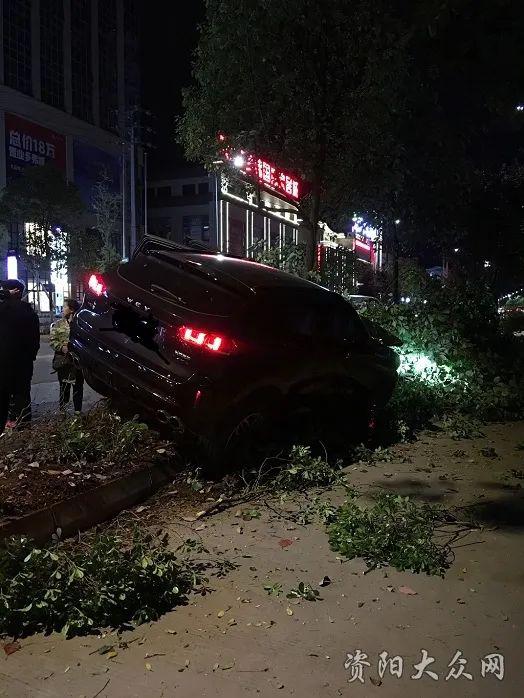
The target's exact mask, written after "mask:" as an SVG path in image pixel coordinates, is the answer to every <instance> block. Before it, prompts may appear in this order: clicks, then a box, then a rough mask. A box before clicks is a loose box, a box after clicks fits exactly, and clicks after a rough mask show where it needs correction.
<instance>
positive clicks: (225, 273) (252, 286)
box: [135, 236, 331, 295]
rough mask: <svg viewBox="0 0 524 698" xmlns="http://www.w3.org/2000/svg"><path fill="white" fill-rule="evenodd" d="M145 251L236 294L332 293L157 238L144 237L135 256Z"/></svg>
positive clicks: (256, 264)
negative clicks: (278, 291)
mask: <svg viewBox="0 0 524 698" xmlns="http://www.w3.org/2000/svg"><path fill="white" fill-rule="evenodd" d="M146 250H147V251H148V252H149V253H155V252H157V253H159V254H161V255H162V256H164V258H165V257H168V258H170V259H172V260H173V262H175V263H179V264H180V265H181V266H183V268H184V269H185V270H186V271H187V272H190V273H191V271H193V272H194V273H195V274H197V275H209V276H211V277H213V279H214V281H215V282H218V283H219V284H220V283H221V282H222V283H223V284H224V285H226V286H229V287H231V283H234V286H235V287H236V290H237V291H241V288H242V287H243V288H244V291H245V292H247V293H248V294H250V292H251V293H256V292H257V290H259V289H260V290H262V289H264V290H265V289H276V288H279V289H289V290H290V291H300V290H303V291H309V292H317V293H326V294H331V291H329V290H328V289H326V288H324V287H323V286H319V285H318V284H314V283H312V282H311V281H307V280H306V279H301V278H300V277H298V276H295V275H293V274H288V273H287V272H285V271H281V270H279V269H275V268H274V267H270V266H267V265H265V264H260V263H259V262H254V261H252V260H248V259H241V258H238V257H231V256H228V255H224V254H221V253H219V252H216V251H214V250H201V249H199V248H195V247H190V246H188V245H180V244H178V243H175V242H173V241H171V240H165V239H163V238H157V237H155V236H146V237H144V238H143V240H142V242H141V244H140V246H139V248H137V250H136V252H135V255H136V254H138V253H140V252H146ZM146 253H147V252H146ZM250 295H251V294H250Z"/></svg>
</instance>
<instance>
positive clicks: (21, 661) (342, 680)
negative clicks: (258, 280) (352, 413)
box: [0, 423, 524, 698]
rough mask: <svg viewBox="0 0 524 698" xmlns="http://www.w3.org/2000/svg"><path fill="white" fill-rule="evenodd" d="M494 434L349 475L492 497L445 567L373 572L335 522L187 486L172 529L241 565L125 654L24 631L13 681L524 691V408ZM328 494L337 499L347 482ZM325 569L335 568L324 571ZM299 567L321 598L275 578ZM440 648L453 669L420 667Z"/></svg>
mask: <svg viewBox="0 0 524 698" xmlns="http://www.w3.org/2000/svg"><path fill="white" fill-rule="evenodd" d="M485 434H486V436H485V438H479V439H476V440H474V441H467V440H463V441H453V440H450V439H449V438H447V437H444V436H443V435H441V434H426V435H423V436H422V437H421V439H420V440H419V441H418V442H417V443H414V444H409V445H404V446H399V447H397V448H395V449H394V451H393V452H394V454H395V456H394V458H393V459H392V460H391V461H390V462H384V463H378V464H376V465H367V464H366V465H363V464H354V465H352V466H350V467H349V468H348V476H349V480H350V482H351V483H352V484H354V485H355V486H357V487H358V488H359V489H360V490H361V491H362V492H364V493H372V492H373V491H375V492H376V491H377V490H379V489H383V490H386V491H391V492H397V493H400V494H410V495H412V496H413V497H415V498H416V499H417V500H419V501H428V502H434V503H441V504H443V505H444V506H446V507H456V506H465V505H471V504H479V505H480V506H477V507H475V508H474V509H475V511H476V514H475V516H476V518H477V519H478V520H479V522H480V523H481V524H482V527H481V528H480V529H477V530H473V531H471V532H470V533H468V534H467V536H466V537H464V538H462V539H460V540H459V541H457V543H456V545H455V546H454V553H455V560H454V562H453V564H452V566H451V568H450V569H449V571H448V573H447V575H446V577H445V579H440V578H438V577H427V576H425V575H415V574H412V573H409V572H403V573H400V572H397V571H395V570H392V569H389V568H387V569H379V570H375V571H372V572H369V573H368V574H364V571H365V565H364V564H363V563H362V561H360V560H353V561H344V560H340V559H338V558H337V555H336V554H335V553H333V552H332V551H331V550H330V549H329V546H328V540H327V536H326V534H325V530H324V528H323V527H322V526H321V525H316V524H310V525H307V526H300V525H297V524H296V523H292V522H291V521H290V520H288V519H286V518H282V517H281V516H279V515H278V514H277V513H276V511H275V509H276V507H273V508H268V507H266V506H265V505H262V504H260V503H257V504H256V505H253V506H256V508H257V510H259V511H260V513H261V517H260V518H254V519H252V520H250V521H244V520H242V519H241V518H239V517H238V511H237V510H236V509H232V510H228V511H224V512H222V513H219V514H216V515H215V516H212V517H208V518H206V519H204V520H203V521H202V520H199V521H197V522H195V523H189V522H187V521H183V520H182V519H181V512H180V511H179V510H178V508H177V503H176V501H171V502H170V503H169V505H168V506H166V505H165V501H166V499H165V498H163V499H161V500H159V503H157V504H154V505H153V506H152V507H151V508H150V509H149V510H147V512H146V513H148V515H150V516H151V518H152V520H155V521H157V522H158V521H159V520H161V521H162V523H163V525H164V526H165V527H166V528H167V530H169V532H170V534H171V536H172V542H173V545H177V544H178V542H179V541H180V540H181V539H182V540H183V539H186V538H188V537H197V536H199V537H201V538H202V541H203V543H204V544H205V545H206V546H207V547H208V548H209V549H210V550H212V551H213V552H214V554H216V555H223V556H224V557H225V558H227V559H229V560H231V561H233V562H236V563H237V564H238V565H239V566H238V568H237V569H236V570H235V571H233V572H231V573H230V574H229V575H228V576H226V577H225V578H223V579H219V580H213V581H212V586H213V588H214V591H213V593H210V594H208V595H206V596H203V597H202V596H196V597H192V598H191V599H190V600H189V603H188V604H187V605H186V606H184V607H180V608H177V609H176V610H174V611H173V612H171V613H169V614H167V615H166V616H164V617H163V618H162V619H161V620H160V621H159V622H157V623H153V624H151V625H148V626H141V627H139V628H137V629H136V630H135V631H133V632H126V633H124V634H123V635H122V639H124V640H126V641H127V642H128V643H130V644H128V645H127V648H125V649H124V648H123V647H121V648H118V647H116V651H117V652H118V653H117V654H116V656H112V657H111V658H108V655H100V654H98V653H97V650H98V649H99V648H100V647H102V646H103V645H108V644H111V645H112V644H115V645H116V644H117V643H118V639H119V638H118V637H117V636H116V634H110V635H107V636H104V637H95V636H91V637H84V638H75V639H72V640H64V639H62V638H61V637H59V636H57V635H52V636H49V637H42V636H34V637H30V638H27V639H25V640H22V641H21V649H20V650H19V651H17V652H15V653H14V654H11V655H10V656H9V657H6V658H5V659H4V660H3V661H2V663H1V665H0V695H4V696H9V697H10V698H17V697H19V696H20V697H22V696H23V697H25V696H31V697H32V696H49V697H51V696H52V697H53V698H55V697H56V696H60V697H61V696H64V697H65V696H72V697H76V698H80V696H84V697H85V698H95V696H97V697H98V696H102V697H104V696H106V697H111V698H117V697H118V698H119V697H122V698H124V697H125V698H131V697H132V696H137V697H140V698H144V697H146V696H147V697H149V696H151V697H155V698H156V697H157V696H158V697H160V696H166V697H167V696H183V698H196V697H197V696H228V698H237V697H240V696H246V695H253V696H255V695H258V696H267V697H268V698H269V697H272V696H299V697H300V698H305V697H308V698H309V697H310V696H311V697H313V696H315V697H316V696H322V697H324V696H325V697H326V698H331V696H335V697H336V696H351V695H352V696H363V697H365V698H373V697H374V696H382V697H387V698H397V697H400V696H402V698H420V696H424V697H425V696H449V697H451V698H454V697H457V698H458V697H460V698H462V697H463V696H478V697H480V698H494V697H495V696H504V697H507V698H512V697H513V696H515V697H516V696H522V695H524V670H523V659H524V657H523V650H522V648H523V646H524V632H523V627H524V611H523V601H524V562H523V550H524V548H523V540H524V538H523V533H524V498H523V492H524V490H523V489H522V488H521V487H520V485H521V484H523V485H524V481H522V480H521V479H520V476H521V474H522V470H523V469H524V451H522V450H519V449H518V448H517V445H518V444H519V443H522V442H524V423H518V424H501V425H492V426H490V427H487V428H486V429H485ZM322 496H323V498H324V499H331V500H333V501H337V502H338V501H340V499H341V492H340V491H333V492H331V493H328V494H324V495H322ZM162 502H164V504H162ZM242 508H243V509H246V508H249V507H247V506H243V507H242ZM468 510H470V509H468ZM468 510H465V511H468ZM184 514H185V518H188V517H187V512H184ZM236 514H237V515H236ZM324 576H328V577H329V578H330V580H331V583H330V584H329V585H328V586H324V587H319V586H318V584H319V582H320V580H322V579H323V578H324ZM300 581H304V582H309V583H311V584H312V585H313V586H315V587H316V588H317V589H318V590H319V591H320V596H321V600H318V601H316V602H309V601H305V600H301V601H300V602H299V603H296V602H295V601H290V600H289V599H287V598H286V596H285V593H284V594H283V595H281V596H275V595H268V593H267V592H266V591H265V590H264V586H265V585H270V584H275V583H281V584H282V587H283V589H284V592H287V591H288V590H289V589H291V588H292V587H296V586H297V584H298V582H300ZM406 587H407V589H406ZM406 592H408V593H406ZM412 592H414V593H412ZM359 651H360V653H364V654H365V655H367V657H362V656H361V655H360V658H361V659H362V661H363V662H369V666H368V665H367V664H360V666H361V667H362V668H363V672H362V679H363V683H361V682H360V681H359V674H358V666H357V668H356V669H355V670H354V673H352V669H351V667H350V668H349V669H346V668H345V666H344V664H345V662H346V660H347V655H348V654H351V655H352V657H351V658H349V661H354V660H355V655H356V654H357V653H358V652H359ZM384 651H386V652H388V656H389V657H393V656H396V655H399V656H401V657H402V659H403V667H402V669H403V670H402V675H401V676H400V677H398V676H395V675H392V673H391V672H390V665H388V666H387V669H386V672H385V673H384V675H383V676H382V678H381V677H380V675H379V671H378V668H379V667H378V659H379V654H380V653H382V652H384ZM457 652H460V653H461V654H460V655H459V656H458V658H456V661H455V663H454V664H452V667H451V668H450V667H449V666H448V665H449V664H450V663H452V660H453V658H454V657H455V655H456V653H457ZM425 653H427V656H428V662H429V660H430V659H434V661H433V662H432V663H430V664H428V665H427V666H426V670H427V671H432V672H435V674H436V675H437V676H438V678H432V677H431V676H430V675H429V674H428V673H424V674H423V675H422V677H421V678H412V677H413V676H415V677H416V676H417V673H420V672H421V671H422V669H423V667H421V666H420V665H419V663H420V662H421V659H422V655H423V654H425ZM487 655H501V656H502V657H503V659H504V677H503V679H502V680H499V679H498V678H497V676H496V675H495V674H493V673H486V672H485V676H484V677H483V676H482V659H483V658H485V657H486V656H487ZM464 660H465V661H467V663H466V664H461V661H464ZM485 661H486V662H487V661H488V660H485ZM495 661H496V658H493V659H492V661H491V664H490V668H491V669H493V670H495V669H496V668H497V667H496V666H495V664H494V662H495ZM499 661H500V660H499ZM414 665H419V666H420V670H419V671H418V670H417V669H415V668H414ZM461 672H463V673H461ZM466 674H468V675H470V676H471V679H469V678H467V676H466ZM352 678H354V680H353V681H351V679H352Z"/></svg>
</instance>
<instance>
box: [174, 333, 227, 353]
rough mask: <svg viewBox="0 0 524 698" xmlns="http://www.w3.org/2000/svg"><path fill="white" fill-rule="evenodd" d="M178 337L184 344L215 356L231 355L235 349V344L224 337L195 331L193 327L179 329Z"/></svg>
mask: <svg viewBox="0 0 524 698" xmlns="http://www.w3.org/2000/svg"><path fill="white" fill-rule="evenodd" d="M178 337H179V339H180V340H181V341H182V342H184V343H185V344H193V345H194V346H197V347H202V348H203V349H207V350H208V351H211V352H216V353H217V354H231V353H233V352H234V351H235V349H236V348H237V345H236V343H235V342H234V341H233V340H231V339H229V338H228V337H224V335H220V334H214V333H213V332H206V331H205V330H196V329H194V328H193V327H186V326H183V327H179V329H178Z"/></svg>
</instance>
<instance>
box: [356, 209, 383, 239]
mask: <svg viewBox="0 0 524 698" xmlns="http://www.w3.org/2000/svg"><path fill="white" fill-rule="evenodd" d="M352 220H353V225H352V226H351V232H352V233H353V234H354V235H355V234H358V235H361V236H362V237H365V238H367V239H368V240H371V241H372V242H373V241H375V240H376V239H377V238H378V237H379V234H380V233H379V230H378V229H377V228H373V226H371V225H369V223H366V221H365V220H364V219H363V218H362V216H357V215H355V216H353V219H352Z"/></svg>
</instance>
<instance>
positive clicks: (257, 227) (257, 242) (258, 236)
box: [252, 213, 264, 254]
mask: <svg viewBox="0 0 524 698" xmlns="http://www.w3.org/2000/svg"><path fill="white" fill-rule="evenodd" d="M252 248H253V253H254V254H256V253H257V252H262V250H263V249H264V216H261V215H260V213H255V214H254V215H253V245H252Z"/></svg>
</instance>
